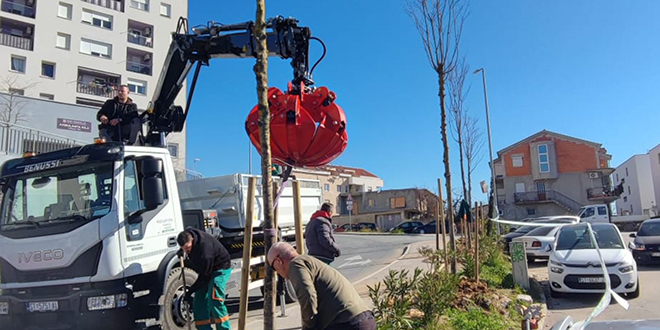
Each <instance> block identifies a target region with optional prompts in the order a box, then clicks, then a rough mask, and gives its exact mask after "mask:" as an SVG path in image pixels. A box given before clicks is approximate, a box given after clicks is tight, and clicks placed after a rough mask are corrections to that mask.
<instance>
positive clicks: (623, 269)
mask: <svg viewBox="0 0 660 330" xmlns="http://www.w3.org/2000/svg"><path fill="white" fill-rule="evenodd" d="M633 269H634V267H633V265H628V266H623V267H619V271H620V272H622V273H624V274H625V273H630V272H632V271H633Z"/></svg>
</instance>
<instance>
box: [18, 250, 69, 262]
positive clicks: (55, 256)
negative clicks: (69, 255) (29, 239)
mask: <svg viewBox="0 0 660 330" xmlns="http://www.w3.org/2000/svg"><path fill="white" fill-rule="evenodd" d="M63 258H64V251H63V250H61V249H55V250H43V251H33V252H28V253H23V252H21V253H19V254H18V263H19V264H28V263H31V262H42V261H50V260H59V259H63Z"/></svg>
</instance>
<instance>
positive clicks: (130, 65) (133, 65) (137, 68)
mask: <svg viewBox="0 0 660 330" xmlns="http://www.w3.org/2000/svg"><path fill="white" fill-rule="evenodd" d="M126 71H131V72H137V73H142V74H147V75H151V65H149V64H142V63H138V62H131V61H126Z"/></svg>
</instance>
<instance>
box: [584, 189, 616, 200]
mask: <svg viewBox="0 0 660 330" xmlns="http://www.w3.org/2000/svg"><path fill="white" fill-rule="evenodd" d="M619 195H621V192H619V191H617V190H616V189H613V188H612V187H598V188H589V189H587V199H588V200H590V201H596V202H599V203H604V204H609V203H611V202H614V201H615V200H617V199H619Z"/></svg>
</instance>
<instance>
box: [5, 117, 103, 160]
mask: <svg viewBox="0 0 660 330" xmlns="http://www.w3.org/2000/svg"><path fill="white" fill-rule="evenodd" d="M90 142H91V141H81V140H76V139H72V138H69V137H66V136H63V135H58V134H53V133H49V132H46V131H42V130H38V129H34V128H30V127H26V126H21V125H17V124H12V123H7V122H0V152H2V153H5V154H19V155H20V154H23V153H25V152H38V153H43V152H50V151H56V150H61V149H66V148H70V147H74V146H79V145H85V144H89V143H90Z"/></svg>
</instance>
